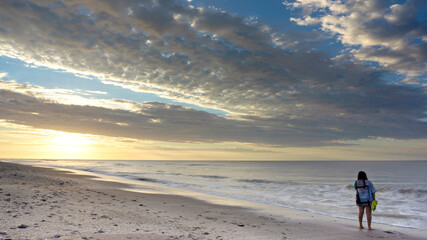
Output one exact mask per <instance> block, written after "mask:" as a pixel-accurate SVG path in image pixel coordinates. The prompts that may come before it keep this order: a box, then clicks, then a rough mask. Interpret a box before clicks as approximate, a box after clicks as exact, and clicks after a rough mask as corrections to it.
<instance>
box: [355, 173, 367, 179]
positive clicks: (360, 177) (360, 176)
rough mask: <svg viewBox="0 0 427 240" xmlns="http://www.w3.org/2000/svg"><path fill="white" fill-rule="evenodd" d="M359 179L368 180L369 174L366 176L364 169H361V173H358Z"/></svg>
mask: <svg viewBox="0 0 427 240" xmlns="http://www.w3.org/2000/svg"><path fill="white" fill-rule="evenodd" d="M357 180H368V176H366V173H365V172H364V171H360V172H359V174H357Z"/></svg>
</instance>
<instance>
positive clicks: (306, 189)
mask: <svg viewBox="0 0 427 240" xmlns="http://www.w3.org/2000/svg"><path fill="white" fill-rule="evenodd" d="M2 161H6V162H14V163H20V164H27V165H33V166H44V167H53V168H60V169H68V170H73V171H79V173H87V174H95V175H97V176H99V177H102V178H104V179H108V180H112V181H118V182H124V183H128V184H130V186H131V188H132V190H134V191H141V192H149V193H165V194H182V195H188V196H192V197H197V198H201V199H203V200H206V201H213V199H222V201H223V202H222V203H224V204H227V202H229V203H232V202H233V203H234V204H236V203H238V202H239V201H242V202H243V201H244V202H246V203H259V204H263V205H266V206H268V205H270V206H275V207H282V208H292V209H296V210H301V211H308V212H314V213H317V214H322V215H327V216H332V217H336V218H344V219H351V220H355V221H357V212H358V209H357V206H356V205H355V190H354V189H353V184H354V181H355V180H356V176H357V173H358V172H359V171H361V170H362V171H365V172H366V173H367V175H368V178H369V180H371V181H372V182H373V184H374V186H375V187H376V189H377V194H376V198H377V200H378V202H379V203H378V207H377V210H376V211H375V212H374V213H373V223H382V224H387V225H393V226H398V227H405V228H415V229H421V230H427V204H426V202H427V174H426V172H427V161H374V162H372V161H370V162H363V161H359V162H357V161H330V162H325V161H310V162H307V161H300V162H296V161H294V162H288V161H284V162H265V161H257V162H249V161H248V162H245V161H99V160H6V159H3V160H2ZM224 199H225V200H224ZM227 199H228V200H229V201H227ZM365 220H366V219H365ZM355 224H356V223H355Z"/></svg>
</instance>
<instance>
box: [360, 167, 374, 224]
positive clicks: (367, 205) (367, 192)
mask: <svg viewBox="0 0 427 240" xmlns="http://www.w3.org/2000/svg"><path fill="white" fill-rule="evenodd" d="M354 188H355V189H356V204H357V206H359V228H363V224H362V220H363V212H364V211H365V209H366V218H367V220H368V229H369V230H371V229H372V228H371V221H372V214H371V213H372V210H371V204H372V202H373V201H376V200H375V192H376V191H377V190H376V189H375V187H374V185H373V184H372V182H371V181H369V180H368V177H367V176H366V173H365V172H363V171H360V172H359V174H358V175H357V181H356V182H355V183H354Z"/></svg>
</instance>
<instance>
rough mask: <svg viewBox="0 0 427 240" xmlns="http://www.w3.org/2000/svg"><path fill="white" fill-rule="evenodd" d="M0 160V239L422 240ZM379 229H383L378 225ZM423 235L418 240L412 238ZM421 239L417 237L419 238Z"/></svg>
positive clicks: (393, 231)
mask: <svg viewBox="0 0 427 240" xmlns="http://www.w3.org/2000/svg"><path fill="white" fill-rule="evenodd" d="M126 187H128V186H126V185H123V184H119V183H113V182H105V181H96V180H95V179H94V178H93V177H90V176H82V175H76V174H71V173H70V172H65V171H57V170H53V169H48V168H39V167H30V166H23V165H17V164H11V163H3V162H0V239H245V240H249V239H257V240H258V239H357V240H360V239H372V238H385V239H422V237H420V234H423V232H417V231H409V234H408V232H406V233H403V232H402V231H400V230H399V229H397V230H396V228H391V227H388V226H378V227H379V228H377V229H376V230H372V231H368V230H359V229H358V228H357V222H354V221H345V220H338V219H334V218H328V217H324V216H318V215H313V214H311V213H306V212H299V211H293V210H286V209H281V210H278V212H277V214H276V215H274V216H273V215H266V214H262V213H261V212H258V211H255V210H253V209H248V208H239V207H229V206H222V205H215V204H212V203H208V202H204V201H200V200H196V199H192V198H188V197H183V196H175V195H161V194H147V193H136V192H130V191H124V190H120V188H126ZM374 227H377V226H375V225H374ZM411 233H414V234H418V235H414V234H411ZM416 236H418V237H416Z"/></svg>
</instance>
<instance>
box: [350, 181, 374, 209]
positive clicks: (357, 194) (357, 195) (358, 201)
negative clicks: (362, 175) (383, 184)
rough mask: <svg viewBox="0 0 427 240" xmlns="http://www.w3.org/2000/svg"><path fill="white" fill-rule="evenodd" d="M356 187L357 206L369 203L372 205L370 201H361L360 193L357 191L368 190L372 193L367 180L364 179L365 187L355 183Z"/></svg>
mask: <svg viewBox="0 0 427 240" xmlns="http://www.w3.org/2000/svg"><path fill="white" fill-rule="evenodd" d="M354 185H355V186H356V204H357V205H360V204H363V203H368V204H369V205H370V203H371V202H370V201H369V199H368V200H366V201H363V202H362V201H361V200H360V197H359V191H358V190H357V189H358V188H368V191H370V189H369V185H367V184H366V182H365V179H363V186H358V185H357V181H356V182H355V183H354Z"/></svg>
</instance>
